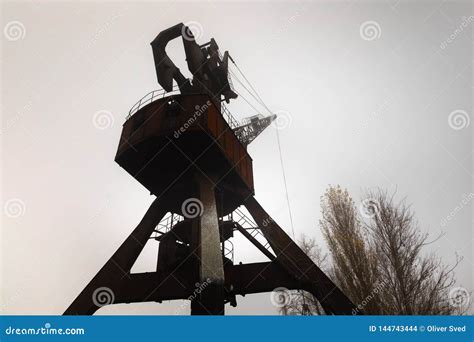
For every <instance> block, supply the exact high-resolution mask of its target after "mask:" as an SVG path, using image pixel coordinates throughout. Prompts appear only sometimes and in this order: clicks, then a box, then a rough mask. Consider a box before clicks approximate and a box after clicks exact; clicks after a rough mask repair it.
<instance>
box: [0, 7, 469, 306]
mask: <svg viewBox="0 0 474 342" xmlns="http://www.w3.org/2000/svg"><path fill="white" fill-rule="evenodd" d="M472 14H473V13H472V7H471V2H470V1H438V0H433V1H396V0H380V1H358V2H355V1H349V2H346V1H340V2H329V1H327V2H323V1H313V2H290V1H285V2H274V1H271V2H238V1H236V2H199V1H196V2H193V3H184V2H151V1H149V2H139V3H136V2H131V1H123V2H113V1H107V2H106V1H88V2H78V1H74V2H72V1H71V2H66V1H64V2H47V1H46V2H45V1H42V2H39V1H38V2H37V3H28V2H19V1H15V2H6V1H2V17H1V18H2V24H1V28H2V29H3V31H2V39H1V44H2V45H1V65H2V69H1V70H2V74H1V75H2V76H1V82H2V84H1V85H2V87H1V90H2V91H1V94H2V129H1V143H2V148H1V153H2V164H1V165H2V167H1V172H2V183H1V184H2V190H1V195H2V201H1V203H2V207H3V212H2V255H1V256H2V269H1V271H2V272H1V276H2V278H1V281H0V285H1V290H2V300H1V304H2V310H3V312H4V313H8V314H61V313H62V312H63V311H64V310H65V309H66V308H67V307H68V306H69V304H70V303H71V301H72V300H73V299H74V298H75V297H76V296H77V294H78V293H79V292H80V291H81V290H82V288H83V287H84V286H85V285H86V284H87V283H88V282H89V280H90V279H91V278H92V277H93V276H94V275H95V273H96V272H97V271H98V270H99V269H100V267H102V265H103V264H104V263H105V262H106V261H107V259H108V258H109V257H110V256H111V255H112V253H113V252H114V251H115V250H116V248H117V247H118V246H119V245H120V244H121V242H122V241H123V240H124V239H125V238H126V237H127V236H128V235H129V234H130V232H131V230H132V229H133V228H134V227H135V226H136V224H137V223H138V222H139V220H140V219H141V218H142V216H143V214H144V213H145V211H146V210H147V208H148V206H149V204H150V203H151V201H152V200H153V198H152V197H150V196H149V193H148V191H147V190H146V189H145V188H144V187H142V186H141V185H140V184H139V183H138V182H137V181H135V180H134V179H133V178H132V177H131V176H130V175H128V174H127V173H126V172H125V171H124V170H123V169H121V168H120V167H119V166H118V165H117V164H115V163H114V161H113V159H114V155H115V152H116V148H117V145H118V140H119V136H120V132H121V125H122V123H123V122H124V119H125V116H126V114H127V113H128V110H129V109H130V107H131V106H132V105H133V104H134V103H135V102H136V101H137V100H139V99H140V98H141V97H142V96H143V95H145V94H146V93H147V92H149V91H151V90H153V89H157V88H159V86H158V84H157V81H156V75H155V71H154V65H153V57H152V52H151V47H150V45H149V43H150V42H151V41H152V40H153V39H154V37H155V36H156V34H157V33H158V32H160V31H161V30H163V29H166V28H168V27H170V26H172V25H175V24H177V23H179V22H194V23H195V24H193V27H194V30H197V32H196V31H195V34H196V35H197V36H198V37H199V41H200V42H206V41H208V40H209V39H210V38H211V37H214V38H215V39H216V40H217V42H218V43H219V46H220V48H221V50H223V51H224V50H229V51H230V53H231V55H232V56H233V57H234V59H235V60H236V62H237V63H238V65H239V66H240V67H241V68H242V70H243V71H244V72H245V73H246V76H247V77H248V78H249V79H250V80H251V82H252V83H253V85H254V86H255V88H256V89H257V90H258V91H259V94H260V95H261V97H262V98H263V99H264V100H265V102H266V104H267V105H268V106H269V107H270V108H271V109H272V110H273V111H279V112H280V113H283V115H282V116H283V117H285V118H287V119H288V124H287V125H285V127H283V128H282V129H281V130H279V131H278V133H279V135H280V141H281V147H282V156H283V160H284V164H285V171H286V179H287V184H288V194H289V199H290V206H291V211H292V216H293V222H294V230H295V233H296V235H297V236H300V235H301V234H303V233H304V234H306V235H309V236H313V237H315V238H316V239H317V241H318V243H320V245H321V246H322V247H324V248H325V244H324V241H323V239H322V236H321V233H320V230H319V227H318V220H319V218H320V206H319V201H320V196H321V195H323V193H324V191H325V189H326V188H327V186H328V185H329V184H333V185H334V184H340V185H341V186H342V187H347V188H348V190H349V191H350V193H351V194H352V195H353V197H354V199H355V201H356V203H359V202H360V201H361V200H363V199H364V197H363V194H364V192H365V190H366V189H373V188H375V187H382V188H383V189H387V190H388V191H390V192H394V191H396V196H397V198H398V199H402V198H405V197H406V200H407V201H408V202H409V203H412V208H413V210H414V211H415V212H416V216H417V218H418V220H419V223H420V226H421V228H422V230H423V231H427V232H429V233H430V234H431V236H432V237H433V238H434V237H436V236H437V235H438V234H439V233H440V231H443V232H445V235H444V236H443V237H442V238H441V239H440V240H438V241H436V242H435V243H433V244H432V245H430V246H429V247H428V248H429V249H428V250H427V252H432V253H435V254H436V255H438V256H439V257H441V258H442V259H443V261H444V262H445V263H447V264H452V263H453V262H454V261H455V255H456V253H457V254H459V255H460V256H462V257H464V260H463V261H462V263H461V264H460V265H459V267H458V269H457V271H456V274H457V278H458V284H457V285H458V286H462V287H465V288H466V289H468V290H470V291H472V289H473V278H472V269H473V268H474V267H473V253H472V251H473V248H472V244H473V237H472V223H473V221H472V219H473V218H472V213H473V205H474V204H473V200H472V199H473V198H472V196H473V195H472V193H473V189H472V177H473V170H472V166H473V164H472V152H473V145H472V133H473V130H472V127H473V124H472V122H471V121H472V94H473V88H472V63H473V58H472V44H473V37H472V29H473V21H474V19H473V17H472ZM196 23H197V24H196ZM170 54H171V55H172V56H175V57H176V58H181V57H182V56H183V54H182V47H181V46H180V42H179V41H178V40H177V41H175V42H173V43H172V44H170ZM178 64H181V65H184V61H181V62H180V63H178ZM182 70H184V68H182ZM235 85H236V87H237V89H239V87H238V84H235ZM240 91H241V90H240ZM230 108H231V110H232V112H233V114H234V115H235V116H236V117H237V118H243V117H246V116H249V115H252V114H255V112H254V110H253V109H252V108H250V107H249V106H247V105H246V104H245V102H244V101H242V99H238V100H237V101H235V103H233V104H231V105H230ZM98 118H99V119H98ZM100 119H105V120H103V121H101V120H100ZM276 133H277V132H276V129H275V128H273V127H271V128H269V129H267V131H265V132H264V133H263V134H262V135H261V136H260V137H259V138H258V139H257V140H256V141H254V142H253V143H252V144H251V145H250V147H249V152H250V154H251V156H252V158H253V160H254V178H255V188H256V198H257V199H258V201H259V202H260V203H261V204H262V206H263V207H264V208H265V209H266V211H267V212H269V213H270V214H271V215H272V216H273V218H274V219H275V220H276V221H277V222H278V223H279V224H280V226H282V227H283V228H284V229H285V230H286V231H287V232H289V233H290V232H291V226H290V219H289V214H288V208H287V203H286V195H285V188H284V184H283V176H282V168H281V166H280V159H279V152H278V148H277V140H276ZM235 245H236V247H235V262H239V261H243V262H250V261H258V260H262V261H263V260H265V259H264V257H263V256H261V255H260V254H259V252H258V251H256V250H255V249H254V248H251V246H250V245H249V244H244V243H243V242H242V241H240V242H239V241H237V242H236V243H235ZM156 251H157V250H156V245H150V246H148V245H147V247H146V249H145V251H144V254H143V255H142V256H141V257H140V259H139V262H138V264H137V265H136V266H135V267H134V271H151V270H153V268H154V266H155V265H154V263H155V262H156ZM238 303H239V306H238V307H237V308H227V307H226V309H227V313H228V314H275V313H276V312H277V311H276V309H275V308H274V307H273V306H272V305H271V302H270V297H269V294H261V295H252V296H247V297H245V298H241V297H238ZM98 313H100V314H102V313H110V314H112V313H121V314H122V313H141V314H174V313H180V314H188V313H189V311H188V309H187V306H186V307H185V308H184V309H183V308H182V307H181V303H180V302H174V303H163V304H155V303H145V304H133V305H117V306H109V307H105V308H102V309H101V310H99V312H98Z"/></svg>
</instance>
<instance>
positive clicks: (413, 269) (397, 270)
mask: <svg viewBox="0 0 474 342" xmlns="http://www.w3.org/2000/svg"><path fill="white" fill-rule="evenodd" d="M393 197H394V196H393V195H392V196H389V195H388V194H387V192H385V191H381V190H378V191H375V192H369V193H368V194H367V199H368V201H369V202H370V203H372V204H371V205H372V209H371V210H370V211H371V215H369V216H370V219H369V220H367V222H366V223H365V227H366V228H367V230H368V231H369V232H370V234H371V238H372V245H373V246H374V249H375V253H376V256H377V260H378V267H377V278H378V279H379V281H380V282H381V283H383V284H384V286H383V287H382V288H381V289H380V298H382V299H383V305H381V306H380V307H381V312H380V313H381V314H398V315H450V314H459V313H462V312H463V311H464V310H466V309H467V307H462V306H456V305H453V303H452V302H450V301H451V300H452V298H450V294H449V292H450V290H451V289H452V288H453V286H454V284H455V279H454V272H453V271H454V269H455V268H456V266H457V265H458V263H459V261H460V259H457V261H456V264H455V265H454V266H453V267H447V266H445V265H443V264H442V262H441V260H440V259H439V258H437V257H436V256H435V255H434V254H429V255H424V253H423V247H424V246H426V245H427V244H428V242H427V241H428V234H427V233H422V232H421V229H420V227H419V225H418V222H417V221H416V219H415V217H414V214H413V212H412V210H411V208H410V207H409V206H407V205H406V204H405V202H404V201H402V202H400V203H395V201H394V198H393ZM366 201H367V200H366Z"/></svg>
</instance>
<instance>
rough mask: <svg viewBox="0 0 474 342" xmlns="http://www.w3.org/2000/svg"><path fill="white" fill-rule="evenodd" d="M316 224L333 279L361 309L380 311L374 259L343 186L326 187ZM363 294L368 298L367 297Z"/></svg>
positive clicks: (376, 261) (365, 234) (376, 262)
mask: <svg viewBox="0 0 474 342" xmlns="http://www.w3.org/2000/svg"><path fill="white" fill-rule="evenodd" d="M321 209H322V219H321V220H320V226H321V229H322V231H323V234H324V237H325V239H326V242H327V244H328V247H329V251H330V254H331V261H332V270H331V272H330V274H332V276H333V279H334V281H335V282H336V283H337V284H338V285H339V286H340V287H341V289H342V291H343V292H344V293H345V294H346V295H347V296H348V297H349V298H351V300H352V301H353V302H354V303H365V305H364V312H367V313H371V314H376V313H379V312H380V303H381V300H380V299H379V298H372V297H378V291H377V288H378V287H379V286H380V284H379V279H378V260H377V255H376V253H375V250H374V248H373V247H372V244H371V243H370V242H371V241H370V240H371V238H370V236H369V234H367V231H366V230H364V229H363V225H362V224H361V221H360V219H359V215H358V210H357V207H356V205H355V203H354V201H353V200H352V198H351V197H350V195H349V193H348V192H347V190H342V189H341V188H340V187H339V186H337V187H330V188H329V189H328V190H327V191H326V193H325V194H324V196H323V197H322V199H321ZM367 298H371V299H372V300H370V301H367Z"/></svg>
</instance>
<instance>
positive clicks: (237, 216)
mask: <svg viewBox="0 0 474 342" xmlns="http://www.w3.org/2000/svg"><path fill="white" fill-rule="evenodd" d="M228 219H229V220H232V221H234V222H236V223H237V224H239V225H240V226H241V227H242V228H244V229H245V230H246V231H248V232H249V234H250V235H251V236H252V237H253V238H255V239H256V240H257V241H259V242H260V243H261V244H262V245H263V247H265V248H266V249H267V250H269V251H270V252H272V253H273V250H272V248H271V246H270V244H269V243H268V241H267V239H266V238H265V236H263V233H262V231H261V230H260V227H259V226H258V225H257V224H256V223H255V221H254V220H253V219H251V218H250V217H249V216H248V215H246V214H245V213H244V212H243V211H242V210H241V209H240V208H237V209H235V210H234V211H233V212H232V213H231V214H229V218H228Z"/></svg>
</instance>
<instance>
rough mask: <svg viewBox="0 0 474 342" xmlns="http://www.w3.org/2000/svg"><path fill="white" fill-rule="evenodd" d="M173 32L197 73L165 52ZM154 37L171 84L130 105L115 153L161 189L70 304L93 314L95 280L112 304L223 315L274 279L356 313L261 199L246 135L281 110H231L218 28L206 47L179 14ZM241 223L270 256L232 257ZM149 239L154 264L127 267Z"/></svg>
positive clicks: (159, 66)
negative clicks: (254, 259)
mask: <svg viewBox="0 0 474 342" xmlns="http://www.w3.org/2000/svg"><path fill="white" fill-rule="evenodd" d="M177 37H182V39H183V44H184V48H185V54H186V60H187V64H188V67H189V70H190V71H191V74H192V76H193V77H192V79H186V78H185V77H184V76H183V74H182V73H181V72H180V70H179V69H178V68H177V67H176V66H175V64H174V63H173V62H172V61H171V59H170V58H169V57H168V55H167V54H166V51H165V47H166V45H167V43H168V42H169V41H170V40H172V39H174V38H177ZM151 45H152V48H153V55H154V59H155V66H156V73H157V76H158V82H159V83H160V85H161V86H162V87H163V88H164V91H154V92H151V93H149V94H147V95H145V97H144V98H142V99H141V100H140V101H139V102H138V103H137V104H136V105H135V106H133V107H132V109H131V111H130V113H129V116H128V118H127V121H126V122H125V123H124V125H123V130H122V135H121V138H120V143H119V147H118V151H117V155H116V157H115V160H116V162H117V163H118V164H119V165H120V166H121V167H123V168H124V169H125V170H126V171H127V172H128V173H129V174H130V175H132V176H133V177H134V178H135V179H136V180H137V181H138V182H140V183H141V184H142V185H143V186H145V187H146V188H147V189H148V190H150V192H151V193H152V194H153V195H155V196H156V197H157V198H156V199H155V201H154V202H153V203H152V205H151V206H150V208H149V209H148V211H147V213H146V214H145V216H144V217H143V219H142V221H141V222H140V223H139V224H138V226H137V227H136V228H135V230H134V231H133V232H132V233H131V234H130V236H129V237H128V238H127V239H126V240H125V241H124V243H123V244H122V245H121V246H120V247H119V248H118V250H117V251H116V252H115V254H114V255H113V256H112V257H111V258H110V259H109V261H107V263H106V264H105V265H104V266H103V267H102V269H101V270H100V271H99V272H98V273H97V275H96V276H95V277H94V278H93V279H92V280H91V282H90V283H89V284H88V285H87V286H86V287H85V289H84V290H83V291H82V292H81V293H80V294H79V296H78V297H77V298H76V299H75V300H74V301H73V303H72V304H71V305H70V307H69V308H68V309H67V310H66V312H65V314H68V315H73V314H93V313H94V312H95V311H96V310H97V309H98V308H99V307H100V306H102V304H101V303H100V301H98V300H97V298H96V297H97V295H98V294H97V290H98V289H104V288H105V289H108V290H109V291H110V292H111V293H112V294H113V301H111V302H106V303H105V304H112V303H132V302H146V301H155V302H161V301H163V300H172V299H189V300H191V313H192V314H213V315H218V314H224V306H225V304H226V303H230V304H231V305H233V306H235V305H236V303H237V301H236V296H237V295H246V294H251V293H260V292H269V291H272V290H274V289H275V288H278V287H285V288H287V289H302V290H306V291H308V292H310V293H312V294H313V295H314V296H315V297H316V298H317V299H318V300H319V302H320V303H321V305H322V307H323V308H324V310H325V312H326V313H327V314H351V312H352V310H353V309H355V307H354V305H353V304H352V303H351V301H350V300H349V299H348V298H347V297H346V296H345V295H344V294H343V293H342V292H341V291H340V290H339V288H337V286H335V284H334V283H333V282H332V281H331V280H330V279H329V278H328V277H327V276H326V275H325V274H324V273H323V272H322V271H321V269H320V268H319V267H318V266H317V265H315V264H314V262H313V261H312V260H311V259H310V258H309V257H308V256H307V255H306V254H305V253H304V252H303V251H302V250H301V249H300V248H299V247H298V246H297V245H296V243H295V242H294V241H293V240H292V239H291V238H290V237H289V236H288V235H287V234H286V233H285V232H284V231H283V230H282V229H281V228H280V227H279V226H278V224H277V223H276V222H275V221H273V220H272V219H271V217H270V216H269V215H268V214H267V213H266V212H265V210H264V209H263V208H262V207H261V206H260V204H259V203H258V202H257V201H256V199H255V198H254V180H253V171H252V158H251V157H250V155H249V154H248V152H247V145H248V144H249V143H251V142H252V141H253V140H254V139H255V138H256V137H257V135H258V134H260V133H261V132H262V131H263V130H264V129H265V128H266V127H267V126H268V125H269V124H270V123H271V121H272V120H273V119H274V118H275V116H274V115H272V116H268V117H263V116H254V117H250V118H248V119H246V120H244V122H242V123H238V122H237V121H236V120H235V119H233V117H232V115H231V114H230V113H229V112H228V110H227V109H226V108H225V106H224V105H223V104H222V101H227V102H228V101H229V100H231V99H234V98H236V97H237V94H236V93H235V92H234V90H233V89H232V86H231V83H230V82H229V78H228V60H229V58H230V56H229V54H228V52H225V53H224V56H223V57H222V56H221V55H220V53H219V49H218V46H217V44H216V42H215V41H214V39H211V41H210V42H209V43H207V44H204V45H201V46H199V45H198V44H197V43H196V42H195V40H194V37H193V35H192V33H191V31H190V30H189V28H187V27H186V26H185V25H183V24H179V25H176V26H173V27H171V28H170V29H167V30H165V31H163V32H161V33H160V34H159V35H158V36H157V37H156V39H155V40H154V41H153V42H152V43H151ZM173 82H176V84H177V87H178V88H179V93H177V89H175V88H174V87H173ZM242 206H243V207H245V208H246V209H247V210H248V212H249V213H250V216H251V218H250V217H249V216H248V215H247V214H245V213H244V212H243V210H242V209H241V207H242ZM237 232H238V233H241V234H242V235H243V236H244V237H246V238H247V239H248V240H249V241H250V242H251V243H252V244H253V245H254V246H255V247H256V248H258V249H259V250H260V251H261V252H262V253H263V254H264V255H265V256H267V257H268V259H269V261H268V262H261V263H251V264H238V265H234V263H233V247H232V244H231V242H230V240H229V239H230V238H232V237H233V235H234V233H237ZM150 238H151V239H155V240H157V241H159V251H158V261H157V269H156V272H151V273H135V274H134V273H131V272H130V270H131V268H132V266H133V264H134V262H135V260H136V259H137V258H138V256H139V254H140V252H141V251H142V249H143V247H144V246H145V244H146V242H147V241H148V240H149V239H150Z"/></svg>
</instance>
